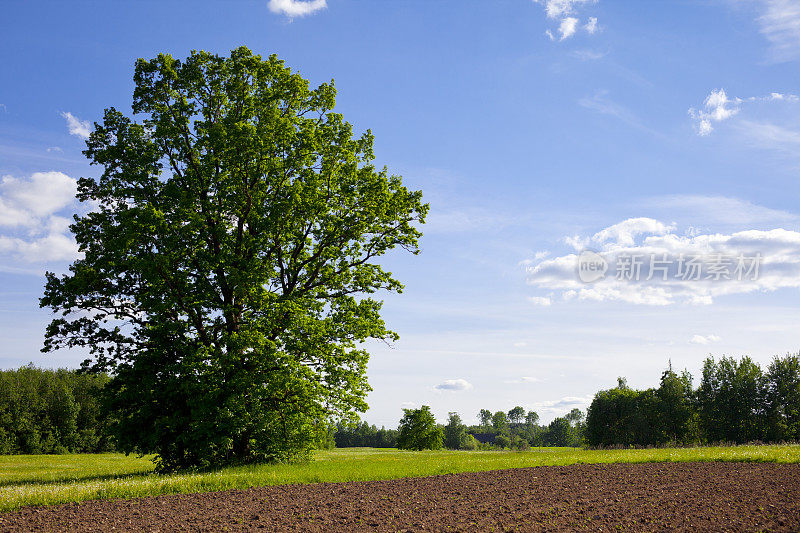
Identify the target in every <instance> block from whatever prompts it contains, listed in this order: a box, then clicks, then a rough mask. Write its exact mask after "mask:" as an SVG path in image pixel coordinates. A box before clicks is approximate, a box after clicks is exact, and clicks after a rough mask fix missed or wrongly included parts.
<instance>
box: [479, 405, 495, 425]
mask: <svg viewBox="0 0 800 533" xmlns="http://www.w3.org/2000/svg"><path fill="white" fill-rule="evenodd" d="M478 420H479V421H480V424H481V426H483V427H484V428H489V427H491V425H492V412H491V411H490V410H488V409H481V410H480V412H479V413H478Z"/></svg>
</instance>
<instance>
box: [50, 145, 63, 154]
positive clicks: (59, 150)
mask: <svg viewBox="0 0 800 533" xmlns="http://www.w3.org/2000/svg"><path fill="white" fill-rule="evenodd" d="M46 151H47V153H48V154H49V153H50V152H58V153H60V154H61V153H64V150H62V149H61V147H60V146H50V147H48V148H47V150H46Z"/></svg>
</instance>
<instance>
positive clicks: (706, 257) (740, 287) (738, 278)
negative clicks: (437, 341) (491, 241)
mask: <svg viewBox="0 0 800 533" xmlns="http://www.w3.org/2000/svg"><path fill="white" fill-rule="evenodd" d="M675 229H676V228H675V226H674V225H667V224H664V223H662V222H659V221H657V220H654V219H647V218H640V219H629V220H625V221H622V222H620V223H619V224H614V225H613V226H609V227H608V228H605V229H603V230H601V231H598V232H597V233H595V235H594V236H593V237H591V238H583V239H582V238H580V237H579V238H577V239H574V241H580V242H583V243H588V244H593V245H595V246H596V247H597V248H598V250H599V255H600V256H601V257H602V258H603V259H604V260H605V261H606V263H607V265H608V270H607V271H606V274H605V275H604V276H603V277H601V278H600V279H598V280H596V281H594V282H593V283H584V282H582V281H581V280H580V278H579V277H578V271H577V268H578V258H579V256H578V254H577V253H570V254H566V255H562V256H559V257H554V258H552V259H548V260H545V261H542V262H541V263H539V264H537V265H536V266H529V267H528V269H527V272H528V283H529V284H531V285H533V286H535V287H538V288H542V289H546V290H549V291H554V290H556V291H561V297H562V298H563V299H564V300H567V301H570V300H572V301H598V302H603V301H620V302H626V303H633V304H641V305H662V306H663V305H674V304H680V303H683V304H695V305H697V304H711V303H713V301H714V299H715V298H717V297H720V296H724V295H730V294H744V293H756V292H762V293H763V292H771V291H776V290H779V289H782V288H798V287H800V232H797V231H790V230H786V229H780V228H779V229H771V230H752V229H751V230H746V231H739V232H735V233H731V234H721V233H699V232H693V233H691V234H689V235H679V234H677V233H676V232H675Z"/></svg>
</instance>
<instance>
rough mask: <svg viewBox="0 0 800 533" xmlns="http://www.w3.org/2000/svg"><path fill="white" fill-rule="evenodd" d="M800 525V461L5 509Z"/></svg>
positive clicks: (350, 525)
mask: <svg viewBox="0 0 800 533" xmlns="http://www.w3.org/2000/svg"><path fill="white" fill-rule="evenodd" d="M581 529H585V530H592V531H606V530H634V531H654V530H670V531H672V530H692V531H695V530H707V531H760V530H767V531H800V465H776V464H750V463H652V464H636V465H633V464H627V465H626V464H613V465H572V466H552V467H551V466H543V467H537V468H521V469H514V470H498V471H493V472H477V473H467V474H451V475H444V476H435V477H426V478H411V479H398V480H392V481H369V482H358V483H355V482H354V483H320V484H316V485H284V486H278V487H263V488H253V489H249V490H240V491H229V492H212V493H207V494H190V495H169V496H158V497H153V498H141V499H131V500H96V501H90V502H84V503H79V504H68V505H60V506H54V507H38V508H36V507H29V508H24V509H21V510H18V511H15V512H13V513H8V514H3V515H0V530H2V531H120V530H122V531H129V530H133V531H176V530H178V531H201V530H202V531H253V530H261V531H300V530H302V531H371V530H377V531H403V530H407V531H423V530H424V531H429V530H435V531H448V530H450V531H492V530H493V531H552V530H581Z"/></svg>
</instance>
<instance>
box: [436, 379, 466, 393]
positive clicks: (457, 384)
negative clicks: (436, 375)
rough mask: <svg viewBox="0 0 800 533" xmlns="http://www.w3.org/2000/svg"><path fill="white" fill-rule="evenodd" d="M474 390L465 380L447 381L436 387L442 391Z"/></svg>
mask: <svg viewBox="0 0 800 533" xmlns="http://www.w3.org/2000/svg"><path fill="white" fill-rule="evenodd" d="M471 388H472V383H470V382H469V381H467V380H465V379H446V380H444V381H443V382H442V383H439V384H438V385H436V386H435V387H434V389H436V390H441V391H464V390H469V389H471Z"/></svg>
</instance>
